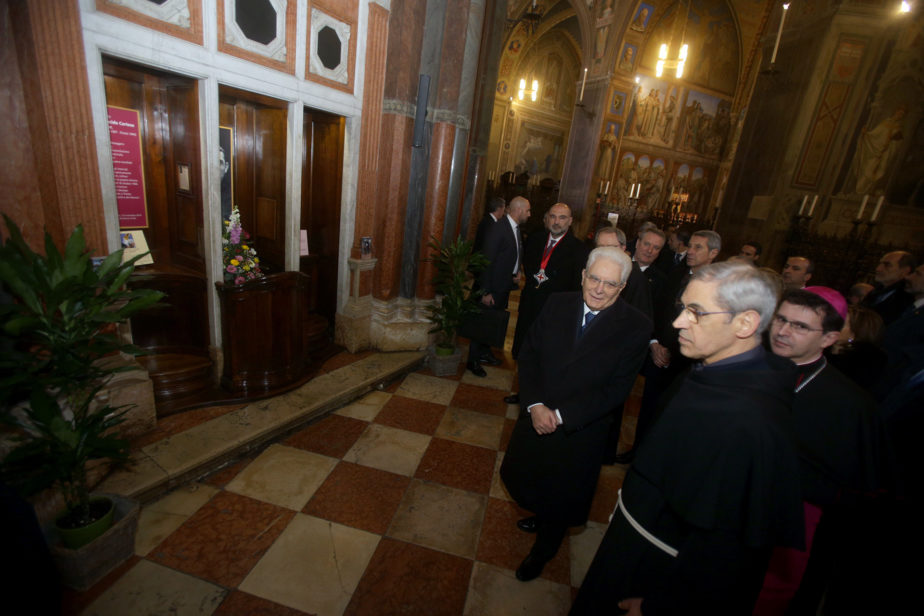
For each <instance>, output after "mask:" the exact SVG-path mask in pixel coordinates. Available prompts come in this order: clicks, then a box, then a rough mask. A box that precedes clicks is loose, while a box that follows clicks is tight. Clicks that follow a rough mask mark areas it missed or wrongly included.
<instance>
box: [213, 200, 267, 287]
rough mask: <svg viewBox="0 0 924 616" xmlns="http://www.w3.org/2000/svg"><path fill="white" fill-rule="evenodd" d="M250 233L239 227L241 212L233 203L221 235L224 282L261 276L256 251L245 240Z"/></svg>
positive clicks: (240, 280)
mask: <svg viewBox="0 0 924 616" xmlns="http://www.w3.org/2000/svg"><path fill="white" fill-rule="evenodd" d="M249 239H250V234H249V233H247V232H246V231H244V229H242V228H241V213H240V211H238V209H237V206H236V205H235V206H234V207H233V208H232V209H231V216H230V217H229V218H228V220H226V221H225V231H224V233H223V234H222V237H221V251H222V262H223V263H224V270H225V283H226V284H241V283H242V282H245V281H247V280H255V279H257V278H263V272H262V271H260V258H259V257H257V251H256V249H255V248H253V247H252V246H251V245H250V244H248V243H247V241H248V240H249Z"/></svg>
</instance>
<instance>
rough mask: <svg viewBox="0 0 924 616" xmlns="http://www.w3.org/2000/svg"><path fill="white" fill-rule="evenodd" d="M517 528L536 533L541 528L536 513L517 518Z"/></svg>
mask: <svg viewBox="0 0 924 616" xmlns="http://www.w3.org/2000/svg"><path fill="white" fill-rule="evenodd" d="M517 528H519V529H520V530H522V531H523V532H524V533H534V532H536V531H537V530H539V520H538V519H537V518H536V516H534V515H531V516H529V517H528V518H523V519H522V520H517Z"/></svg>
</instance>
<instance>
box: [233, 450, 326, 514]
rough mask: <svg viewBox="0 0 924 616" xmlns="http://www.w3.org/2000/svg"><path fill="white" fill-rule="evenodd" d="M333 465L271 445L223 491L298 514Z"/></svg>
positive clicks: (321, 458) (309, 454)
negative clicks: (291, 510) (285, 508)
mask: <svg viewBox="0 0 924 616" xmlns="http://www.w3.org/2000/svg"><path fill="white" fill-rule="evenodd" d="M336 465H337V460H335V459H334V458H329V457H327V456H322V455H320V454H317V453H313V452H311V451H305V450H303V449H297V448H295V447H287V446H285V445H279V444H276V445H271V446H270V447H268V448H267V449H266V451H264V452H263V453H261V454H260V455H259V456H258V457H257V459H256V460H254V461H253V462H251V463H250V464H248V465H247V467H246V468H245V469H244V470H242V471H241V472H240V473H238V474H237V476H236V477H235V478H234V479H232V480H231V482H230V483H228V485H227V486H226V487H225V489H226V490H227V491H229V492H235V493H236V494H242V495H244V496H249V497H250V498H255V499H257V500H261V501H263V502H267V503H272V504H274V505H280V506H281V507H287V508H289V509H294V510H295V511H300V510H301V509H302V507H304V506H305V505H306V504H307V503H308V500H309V499H310V498H311V497H312V496H314V493H315V491H316V490H317V489H318V488H319V487H320V486H321V484H322V483H324V480H325V479H327V476H328V475H329V474H330V471H331V470H332V469H333V468H334V466H336Z"/></svg>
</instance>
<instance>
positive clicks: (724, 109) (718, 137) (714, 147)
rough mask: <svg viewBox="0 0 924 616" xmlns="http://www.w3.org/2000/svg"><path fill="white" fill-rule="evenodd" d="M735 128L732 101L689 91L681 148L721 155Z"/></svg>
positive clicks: (679, 130) (705, 153) (680, 137)
mask: <svg viewBox="0 0 924 616" xmlns="http://www.w3.org/2000/svg"><path fill="white" fill-rule="evenodd" d="M730 130H731V103H729V102H728V101H726V100H723V99H720V98H716V97H714V96H709V95H708V94H703V93H702V92H697V91H695V90H690V91H689V92H687V98H686V102H685V105H684V108H683V110H682V114H681V116H680V125H679V127H678V131H677V132H678V138H677V146H676V147H677V149H678V150H680V151H682V152H696V153H697V154H702V155H703V156H708V157H710V158H719V157H721V156H722V153H723V152H724V150H725V144H726V142H727V141H728V135H729V131H730Z"/></svg>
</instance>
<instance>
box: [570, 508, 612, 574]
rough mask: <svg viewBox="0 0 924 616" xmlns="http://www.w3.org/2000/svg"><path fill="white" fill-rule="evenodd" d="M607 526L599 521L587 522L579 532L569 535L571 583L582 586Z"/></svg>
mask: <svg viewBox="0 0 924 616" xmlns="http://www.w3.org/2000/svg"><path fill="white" fill-rule="evenodd" d="M606 529H607V526H606V525H605V524H600V523H599V522H587V525H586V526H584V529H583V530H582V531H581V532H579V533H572V534H571V536H570V537H569V545H570V547H571V585H572V586H574V587H575V588H580V586H581V583H582V582H583V581H584V576H585V575H587V570H588V569H590V563H591V562H592V561H593V559H594V554H596V553H597V548H598V547H600V542H601V541H603V535H605V534H606Z"/></svg>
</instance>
